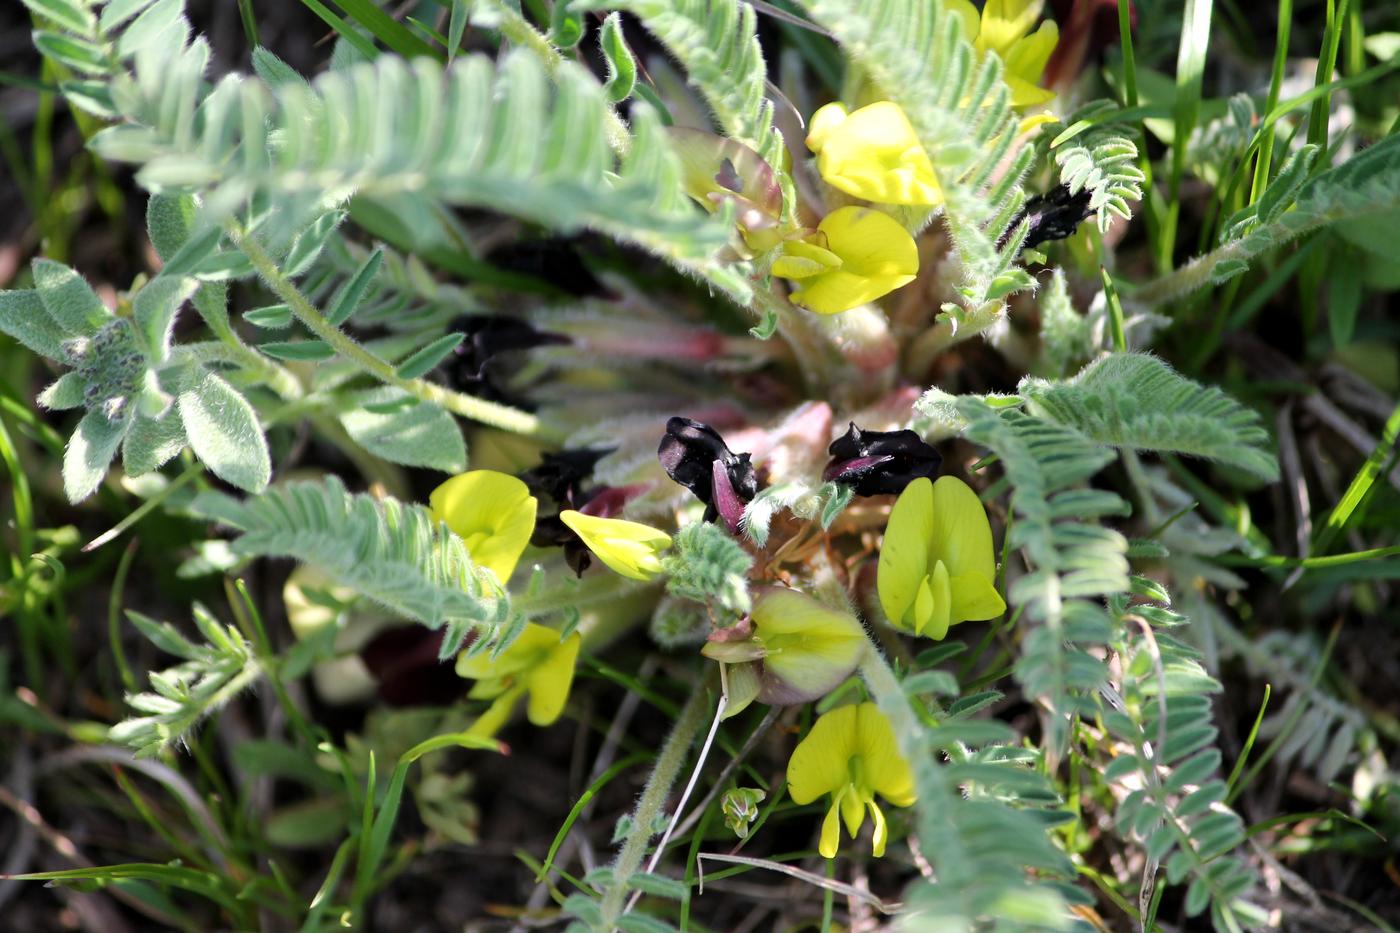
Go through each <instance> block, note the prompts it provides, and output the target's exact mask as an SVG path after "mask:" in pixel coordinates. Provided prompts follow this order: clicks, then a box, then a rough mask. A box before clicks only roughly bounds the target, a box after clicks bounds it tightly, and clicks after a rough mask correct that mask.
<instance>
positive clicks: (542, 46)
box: [485, 0, 632, 155]
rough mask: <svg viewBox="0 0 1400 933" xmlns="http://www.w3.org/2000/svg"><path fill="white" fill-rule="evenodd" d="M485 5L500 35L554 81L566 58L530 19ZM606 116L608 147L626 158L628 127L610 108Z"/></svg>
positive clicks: (497, 1) (497, 0)
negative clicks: (536, 61)
mask: <svg viewBox="0 0 1400 933" xmlns="http://www.w3.org/2000/svg"><path fill="white" fill-rule="evenodd" d="M485 5H486V6H489V7H490V8H491V13H492V14H493V16H492V19H493V20H494V25H495V27H496V28H497V29H498V30H500V33H501V35H502V36H504V37H505V38H506V39H507V40H508V41H509V42H510V43H512V44H513V45H518V46H521V47H522V48H526V49H529V50H530V52H531V53H533V54H534V56H535V57H536V58H538V59H539V60H540V61H541V62H542V63H543V64H544V68H545V72H546V73H547V74H548V75H549V77H550V78H551V79H553V78H554V73H555V72H556V71H558V70H559V68H560V66H562V65H563V64H564V63H565V62H566V61H568V59H566V58H565V57H564V55H563V53H561V52H560V51H559V50H558V49H557V48H555V47H554V44H553V43H552V42H550V41H549V37H547V36H545V35H544V34H542V33H541V32H540V31H539V30H537V29H536V28H535V27H534V26H531V25H530V22H529V20H527V19H525V17H523V16H521V15H520V13H519V12H517V11H516V10H513V9H511V8H510V7H509V6H508V5H506V4H505V3H503V2H501V0H491V2H489V3H487V4H485ZM606 113H607V118H606V123H607V126H606V127H604V132H606V133H607V136H608V146H609V147H610V148H611V149H612V150H613V151H614V152H616V153H617V154H618V155H626V154H627V150H628V148H629V147H630V146H631V144H632V134H630V133H629V132H628V131H627V125H626V124H625V123H623V122H622V118H621V117H619V116H618V115H617V111H616V110H614V109H613V108H611V107H609V108H608V109H607V111H606Z"/></svg>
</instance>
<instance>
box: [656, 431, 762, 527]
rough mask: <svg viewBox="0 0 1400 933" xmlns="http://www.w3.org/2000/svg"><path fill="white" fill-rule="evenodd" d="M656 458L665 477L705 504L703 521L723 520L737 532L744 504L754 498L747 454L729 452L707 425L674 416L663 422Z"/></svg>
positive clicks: (753, 478)
mask: <svg viewBox="0 0 1400 933" xmlns="http://www.w3.org/2000/svg"><path fill="white" fill-rule="evenodd" d="M656 457H657V459H658V460H660V461H661V466H662V467H663V468H664V469H665V470H666V475H668V476H670V477H671V479H673V480H675V481H676V482H678V483H680V484H681V485H682V486H684V487H685V488H687V489H689V490H690V491H691V492H693V493H695V498H697V499H699V500H700V501H701V502H703V503H705V521H707V522H712V521H714V520H715V519H716V518H723V519H724V523H725V524H726V525H728V526H729V530H730V531H738V530H739V519H740V518H742V517H743V515H744V504H745V503H747V502H750V501H752V500H753V497H754V496H756V495H758V476H757V475H756V474H755V473H754V470H753V464H752V463H750V462H749V455H748V454H746V453H743V454H736V453H734V452H733V451H731V450H730V449H729V446H728V445H727V444H725V443H724V438H722V437H720V435H719V432H718V431H716V430H715V429H714V428H712V427H710V426H709V425H708V424H701V423H700V422H698V421H691V420H690V419H689V418H680V417H676V418H672V419H671V420H670V421H667V422H666V436H665V437H663V438H661V446H660V447H658V448H657V450H656Z"/></svg>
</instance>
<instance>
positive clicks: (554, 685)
mask: <svg viewBox="0 0 1400 933" xmlns="http://www.w3.org/2000/svg"><path fill="white" fill-rule="evenodd" d="M581 644H583V639H582V638H580V637H579V634H578V633H577V632H575V633H574V634H572V635H570V636H569V637H568V638H566V639H564V640H563V641H562V642H561V641H559V640H558V636H557V635H556V637H555V646H554V648H553V649H552V650H551V651H550V652H549V653H548V654H547V655H546V656H545V658H544V663H542V664H539V665H538V666H536V667H535V668H534V669H533V670H532V671H531V672H530V675H529V678H528V679H527V680H526V685H527V687H528V689H529V691H530V703H529V705H528V706H527V707H526V711H525V712H526V715H527V716H528V717H529V719H530V722H532V723H533V724H535V725H537V726H547V725H549V724H550V723H552V722H554V720H556V719H558V718H559V714H560V713H562V712H563V711H564V704H565V703H566V702H567V701H568V699H569V688H570V687H572V686H573V683H574V662H575V661H577V660H578V649H579V645H581Z"/></svg>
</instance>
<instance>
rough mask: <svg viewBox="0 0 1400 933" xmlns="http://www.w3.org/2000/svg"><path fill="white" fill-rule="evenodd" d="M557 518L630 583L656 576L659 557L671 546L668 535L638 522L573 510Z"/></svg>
mask: <svg viewBox="0 0 1400 933" xmlns="http://www.w3.org/2000/svg"><path fill="white" fill-rule="evenodd" d="M559 518H560V520H561V521H563V522H564V524H565V525H568V526H569V527H570V528H572V529H573V531H574V534H576V535H578V536H579V537H580V538H582V539H583V543H584V544H586V545H588V549H589V550H590V551H592V552H593V553H594V554H596V555H597V556H598V559H599V560H601V561H602V562H603V563H605V564H607V565H608V566H609V567H611V568H612V569H613V570H614V571H615V572H617V573H620V574H622V575H623V576H624V577H630V578H632V579H633V580H650V579H651V578H652V577H654V576H656V575H657V574H658V573H660V572H661V557H660V554H661V552H662V551H664V550H666V549H667V548H669V547H670V546H671V536H670V535H668V534H667V533H666V532H664V531H661V530H660V529H657V528H653V527H651V526H650V525H643V524H642V523H640V522H629V521H625V520H623V519H621V518H599V517H598V516H596V515H584V514H583V513H582V512H576V511H574V510H573V509H566V510H564V511H563V512H560V513H559Z"/></svg>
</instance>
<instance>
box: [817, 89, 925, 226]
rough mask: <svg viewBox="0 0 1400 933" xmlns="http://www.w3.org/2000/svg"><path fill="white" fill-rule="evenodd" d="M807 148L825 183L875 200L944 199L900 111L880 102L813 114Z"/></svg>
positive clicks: (832, 107) (832, 106) (922, 202)
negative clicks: (815, 159) (812, 154)
mask: <svg viewBox="0 0 1400 933" xmlns="http://www.w3.org/2000/svg"><path fill="white" fill-rule="evenodd" d="M807 148H808V149H811V150H812V151H813V152H815V153H816V154H817V171H819V172H821V176H822V178H823V179H825V180H826V183H827V184H828V185H831V187H833V188H836V189H838V190H840V191H844V192H846V193H847V194H849V195H853V196H854V197H857V198H864V199H865V200H867V201H874V202H876V203H878V204H909V205H923V206H927V207H932V206H934V205H936V204H942V203H943V190H942V189H941V188H940V187H939V186H938V177H937V176H936V175H934V172H933V164H932V163H931V162H930V161H929V158H928V153H926V152H925V151H924V147H923V145H922V144H920V142H919V137H918V135H917V134H916V133H915V132H914V127H913V126H911V125H910V123H909V118H908V117H906V116H905V115H904V111H903V110H902V109H900V106H899V105H898V104H896V103H894V102H893V101H888V100H882V101H880V102H879V103H875V104H871V105H869V106H868V107H861V108H860V109H859V110H857V111H855V112H854V113H847V112H846V108H845V107H844V106H842V105H841V104H839V103H837V104H827V105H826V106H825V107H822V108H821V109H820V110H818V111H817V112H816V113H814V114H812V124H811V129H810V130H809V131H808V133H807Z"/></svg>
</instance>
